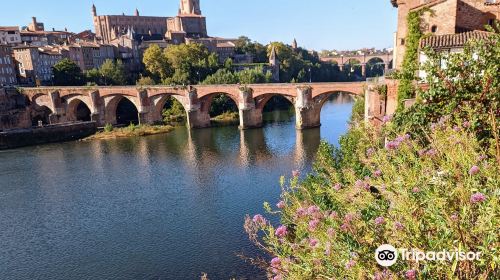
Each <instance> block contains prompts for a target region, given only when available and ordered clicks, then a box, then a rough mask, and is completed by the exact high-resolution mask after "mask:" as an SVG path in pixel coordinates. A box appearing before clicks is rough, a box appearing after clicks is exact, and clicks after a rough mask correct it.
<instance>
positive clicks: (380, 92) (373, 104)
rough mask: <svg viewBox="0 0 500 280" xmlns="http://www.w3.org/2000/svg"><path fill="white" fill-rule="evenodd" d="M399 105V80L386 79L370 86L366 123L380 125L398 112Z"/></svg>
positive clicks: (367, 93) (375, 81)
mask: <svg viewBox="0 0 500 280" xmlns="http://www.w3.org/2000/svg"><path fill="white" fill-rule="evenodd" d="M384 88H385V89H384ZM384 91H385V92H384ZM397 105H398V81H397V80H393V79H387V78H385V79H379V80H374V81H372V82H370V83H369V84H368V88H367V90H366V94H365V121H367V122H370V123H372V124H374V125H380V124H381V123H382V121H383V119H384V117H385V116H391V115H393V114H394V113H395V112H396V109H397Z"/></svg>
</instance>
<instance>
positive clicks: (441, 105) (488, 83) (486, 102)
mask: <svg viewBox="0 0 500 280" xmlns="http://www.w3.org/2000/svg"><path fill="white" fill-rule="evenodd" d="M497 28H498V29H499V30H500V25H498V26H497ZM491 31H493V30H491ZM426 55H427V56H428V60H427V62H426V63H425V64H424V65H422V68H423V70H424V72H425V73H426V78H425V80H424V82H425V83H426V84H427V87H426V88H425V89H424V90H420V91H418V99H417V104H415V105H414V106H413V107H411V108H409V109H406V110H403V111H401V112H398V113H397V114H396V115H395V116H394V121H395V123H396V124H397V126H398V127H400V129H401V130H402V131H403V130H406V131H411V132H412V133H413V134H415V135H417V134H419V135H423V134H424V133H425V129H424V128H425V127H428V125H430V124H431V123H435V122H438V121H439V119H440V118H442V117H443V116H449V117H455V116H456V117H457V118H459V119H463V118H464V117H466V116H467V115H471V116H472V117H471V118H470V125H471V127H472V128H473V129H474V131H475V132H476V133H475V135H476V136H477V137H478V138H479V139H489V138H491V137H493V136H494V135H493V134H494V133H495V129H494V128H493V126H492V125H495V123H496V124H499V123H500V75H499V73H500V33H495V32H491V34H490V36H489V38H488V39H487V40H479V41H471V42H470V43H469V44H468V45H466V47H465V49H464V51H463V52H460V53H450V54H447V53H446V54H444V53H435V52H433V51H432V50H430V49H428V50H426ZM443 65H446V67H443ZM464 107H467V108H468V110H464ZM491 118H494V119H495V122H491V121H490V119H491ZM497 127H498V125H497ZM496 131H498V130H496Z"/></svg>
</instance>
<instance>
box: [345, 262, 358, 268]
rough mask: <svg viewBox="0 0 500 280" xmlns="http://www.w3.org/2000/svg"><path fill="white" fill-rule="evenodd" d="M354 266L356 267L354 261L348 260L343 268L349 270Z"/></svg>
mask: <svg viewBox="0 0 500 280" xmlns="http://www.w3.org/2000/svg"><path fill="white" fill-rule="evenodd" d="M355 265H356V261H355V260H350V261H348V262H347V263H346V265H345V268H346V269H351V268H353V267H354V266H355Z"/></svg>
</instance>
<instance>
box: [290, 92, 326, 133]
mask: <svg viewBox="0 0 500 280" xmlns="http://www.w3.org/2000/svg"><path fill="white" fill-rule="evenodd" d="M319 110H321V108H320V109H319ZM317 111H318V109H317V108H316V106H314V102H313V98H312V89H311V87H309V86H303V87H297V99H296V101H295V115H296V118H295V119H296V128H297V129H307V128H314V127H318V126H321V121H320V118H319V114H318V112H317Z"/></svg>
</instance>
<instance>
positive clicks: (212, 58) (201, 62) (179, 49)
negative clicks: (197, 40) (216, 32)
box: [164, 44, 219, 84]
mask: <svg viewBox="0 0 500 280" xmlns="http://www.w3.org/2000/svg"><path fill="white" fill-rule="evenodd" d="M164 56H165V58H166V59H167V61H168V63H169V64H170V65H171V67H172V69H174V73H173V75H172V76H171V77H169V78H167V79H166V80H165V82H166V83H167V84H195V83H198V82H200V81H202V80H204V79H205V77H206V76H208V75H210V74H212V73H214V72H215V71H216V70H217V68H218V67H219V64H218V57H217V54H215V53H211V52H209V50H208V49H207V48H206V47H205V46H204V45H202V44H182V45H174V46H169V47H168V48H166V49H165V50H164Z"/></svg>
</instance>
